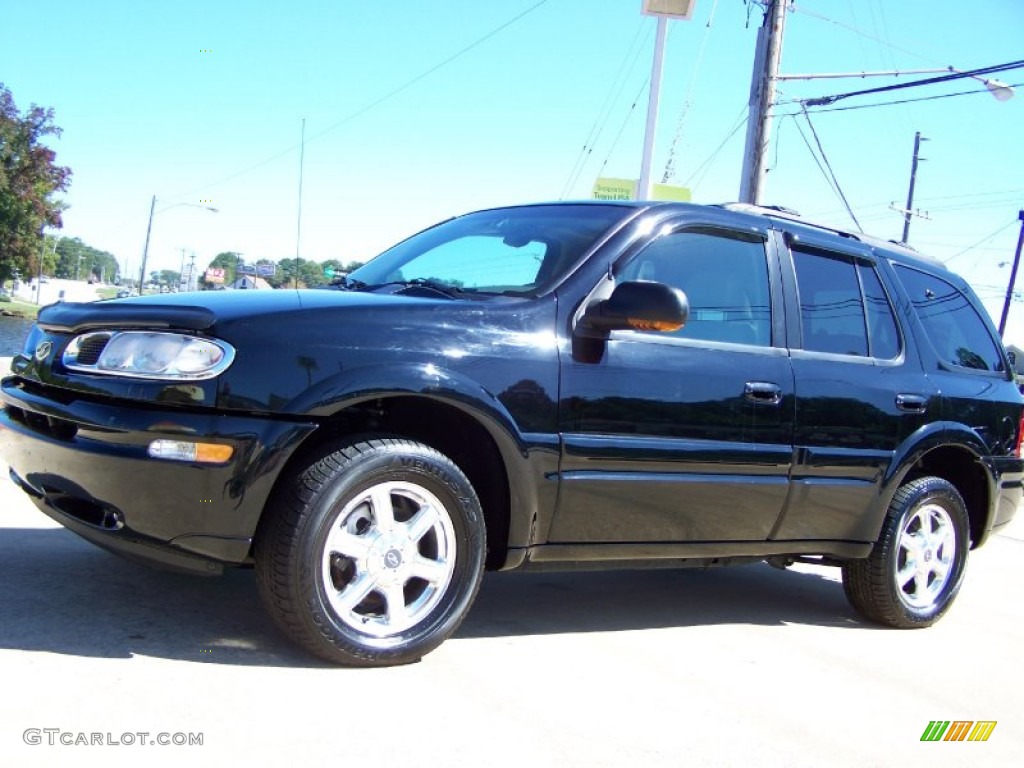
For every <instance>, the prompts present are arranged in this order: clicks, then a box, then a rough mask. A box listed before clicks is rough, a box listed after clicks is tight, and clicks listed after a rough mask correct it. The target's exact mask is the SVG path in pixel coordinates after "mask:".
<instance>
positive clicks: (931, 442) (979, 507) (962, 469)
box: [875, 422, 997, 549]
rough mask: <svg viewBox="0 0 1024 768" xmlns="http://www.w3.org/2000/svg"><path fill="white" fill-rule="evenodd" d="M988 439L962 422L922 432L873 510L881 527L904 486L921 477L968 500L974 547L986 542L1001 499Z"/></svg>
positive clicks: (905, 449) (897, 462) (893, 468)
mask: <svg viewBox="0 0 1024 768" xmlns="http://www.w3.org/2000/svg"><path fill="white" fill-rule="evenodd" d="M987 455H988V451H987V448H986V446H985V443H984V441H983V440H982V439H981V437H980V436H979V435H978V434H977V432H975V431H974V430H972V429H970V428H969V427H966V426H964V425H962V424H957V423H952V422H938V423H934V424H931V425H929V426H928V427H925V428H922V429H921V430H919V432H917V433H915V435H914V436H913V437H912V439H911V440H908V441H907V442H905V443H904V445H903V446H902V447H901V449H900V450H899V451H897V454H896V456H895V457H894V460H893V462H892V464H891V465H890V469H889V472H888V473H887V475H886V478H885V482H884V486H883V487H884V489H885V491H884V492H883V494H882V495H881V497H880V500H879V501H880V503H879V506H878V508H877V509H876V510H875V515H876V516H877V520H878V525H879V528H880V527H881V523H882V520H883V519H884V518H885V513H886V510H887V509H888V507H889V504H890V502H891V501H892V497H893V496H894V495H895V493H896V491H897V490H899V488H900V486H902V485H904V484H905V483H908V482H910V481H912V480H916V479H917V478H920V477H928V476H932V477H940V478H942V479H943V480H945V481H947V482H948V483H950V484H951V485H953V487H954V488H956V490H957V492H958V493H959V494H960V496H961V497H962V498H963V500H964V505H965V506H966V507H967V517H968V520H969V523H970V536H971V548H972V549H974V548H977V547H979V546H981V544H983V543H984V541H985V539H986V538H987V537H988V532H989V530H990V529H991V526H992V515H993V512H994V506H993V503H994V500H995V499H996V497H997V480H996V473H995V471H994V469H993V467H992V463H991V462H990V461H989V460H988V459H987V458H986V456H987Z"/></svg>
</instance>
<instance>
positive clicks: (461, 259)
mask: <svg viewBox="0 0 1024 768" xmlns="http://www.w3.org/2000/svg"><path fill="white" fill-rule="evenodd" d="M340 288H341V290H336V291H310V290H277V291H272V292H271V291H265V292H255V291H244V292H243V291H239V292H217V293H214V292H208V293H188V294H176V295H163V296H144V297H137V298H128V299H119V300H113V301H104V302H98V303H95V304H69V303H61V304H55V305H51V306H49V307H47V308H45V309H43V310H42V311H41V312H40V314H39V319H38V322H37V324H36V325H35V327H34V328H33V329H32V330H31V332H30V334H29V336H28V338H27V339H26V341H25V345H24V349H23V351H22V353H21V354H20V355H19V356H18V357H16V358H15V359H14V362H13V366H12V374H11V375H9V376H8V377H7V378H4V379H3V382H2V387H0V398H2V412H0V451H2V455H3V457H4V459H5V460H6V461H7V463H8V464H9V466H10V474H11V478H12V479H13V480H14V482H16V483H17V484H18V485H19V486H21V488H22V489H24V491H25V492H26V493H28V494H29V495H30V496H31V497H32V498H33V500H34V501H35V503H36V504H37V505H38V506H39V508H40V509H42V510H43V511H44V512H45V513H46V514H48V515H50V516H51V517H53V518H54V519H56V520H58V521H59V522H61V523H62V524H63V525H65V526H67V527H68V528H70V529H71V530H73V531H75V532H76V533H79V534H80V535H82V536H84V537H85V538H87V539H89V540H90V541H92V542H95V543H96V544H98V545H100V546H103V547H106V548H108V549H111V550H113V551H115V552H120V553H122V554H124V555H126V556H130V557H133V558H137V559H143V560H147V561H151V562H153V563H157V564H161V565H163V566H167V567H172V568H177V569H184V570H188V571H194V572H198V573H218V572H220V571H221V570H222V568H223V567H224V566H235V565H250V564H251V565H255V568H256V573H257V576H258V580H259V584H260V589H261V592H262V594H263V598H264V600H265V602H266V605H267V607H268V610H269V611H270V613H271V614H272V615H273V617H274V619H275V620H276V622H277V623H278V624H279V625H280V626H281V627H282V628H283V630H284V631H285V632H286V633H287V634H288V635H290V636H291V637H292V638H293V639H294V640H295V641H296V642H298V643H299V644H301V645H302V646H303V647H305V648H306V649H308V650H309V651H311V652H312V653H315V654H317V655H319V656H321V657H323V658H326V659H329V660H332V661H335V662H340V663H346V664H357V665H386V664H398V663H403V662H408V661H411V660H414V659H417V658H419V657H421V656H422V655H423V654H425V653H427V652H428V651H430V650H432V649H433V648H435V647H436V646H438V645H439V644H440V643H441V642H443V641H444V639H445V638H447V637H448V636H450V635H451V634H452V632H454V631H455V629H456V628H457V627H458V625H459V623H460V622H461V621H462V619H463V617H464V616H465V615H466V613H467V611H468V610H469V609H470V605H471V604H472V602H473V598H474V596H475V595H476V592H477V589H478V587H479V584H480V580H481V576H482V573H483V571H484V570H485V569H516V568H519V569H529V568H562V567H577V568H578V567H591V568H602V567H611V566H614V567H621V566H637V567H641V566H645V565H671V566H688V565H697V566H709V565H725V564H732V563H743V562H753V561H758V560H769V561H770V562H772V563H774V564H776V565H782V566H785V565H788V564H791V563H793V562H795V561H798V560H802V561H803V560H809V561H813V562H818V563H823V564H826V565H835V566H838V567H840V568H841V569H842V575H843V583H844V586H845V589H846V594H847V596H848V598H849V599H850V602H851V603H852V605H853V606H854V607H855V608H856V609H857V610H858V611H859V612H860V613H861V614H863V615H864V616H866V617H867V618H869V619H871V620H874V621H876V622H880V623H882V624H887V625H890V626H895V627H921V626H927V625H929V624H931V623H932V622H934V621H936V620H937V619H938V618H939V617H940V616H941V615H942V614H943V613H944V612H945V611H946V610H947V608H949V606H950V605H951V603H952V602H953V600H954V598H955V596H956V594H957V591H958V589H959V587H960V584H961V581H962V579H963V576H964V570H965V566H966V563H967V557H968V552H969V550H970V549H972V548H975V547H978V546H980V545H981V544H983V543H984V542H985V540H986V538H987V537H988V536H989V535H990V533H991V532H992V531H993V530H995V529H997V528H999V527H1000V526H1003V525H1005V524H1007V523H1008V522H1009V521H1010V519H1011V518H1012V517H1013V515H1014V512H1015V510H1016V507H1017V504H1018V502H1019V501H1020V498H1021V478H1022V469H1024V467H1022V461H1021V458H1020V445H1021V417H1022V411H1024V406H1022V401H1021V396H1020V394H1019V393H1018V391H1017V388H1016V387H1015V385H1014V381H1013V378H1012V376H1011V373H1010V371H1009V366H1008V363H1007V359H1006V353H1005V352H1004V350H1003V348H1002V346H1001V344H1000V343H999V340H998V337H997V335H996V334H995V332H994V329H993V328H992V324H991V322H990V321H989V320H988V318H987V317H986V315H985V313H984V310H983V309H982V308H981V307H980V305H979V303H978V301H977V299H976V298H975V296H974V295H973V293H972V292H971V291H970V289H969V288H968V286H967V285H966V283H965V282H964V281H963V280H961V279H960V278H958V277H957V276H955V275H953V274H952V273H950V272H949V271H947V270H946V269H945V268H944V267H942V265H941V264H939V263H938V262H936V261H933V260H931V259H928V258H926V257H924V256H921V255H920V254H917V253H914V252H912V251H910V250H907V249H905V248H901V247H899V246H894V245H892V244H890V243H883V242H880V241H875V240H871V239H868V238H864V237H862V236H858V235H851V234H848V233H843V232H837V231H835V230H832V229H828V228H825V227H820V226H815V225H812V224H809V223H806V222H804V221H802V220H799V219H798V218H795V217H793V216H790V215H787V214H781V213H778V212H775V211H768V210H763V209H754V208H750V207H743V206H722V207H716V206H711V207H705V206H696V205H687V204H677V203H559V204H543V205H528V206H520V207H510V208H501V209H496V210H486V211H480V212H476V213H470V214H467V215H464V216H460V217H457V218H454V219H451V220H449V221H446V222H443V223H441V224H438V225H437V226H435V227H432V228H430V229H427V230H425V231H423V232H421V233H419V234H417V235H415V236H413V237H411V238H409V239H408V240H406V241H404V242H402V243H400V244H398V245H397V246H395V247H394V248H392V249H391V250H389V251H386V252H385V253H383V254H381V255H380V256H379V257H377V258H376V259H373V260H372V261H370V262H368V263H367V264H366V265H364V266H363V267H362V268H360V269H358V270H356V271H355V272H354V273H352V274H351V275H349V276H348V277H347V278H345V280H344V284H343V285H342V286H340ZM140 489H141V490H140Z"/></svg>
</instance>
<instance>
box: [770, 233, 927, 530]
mask: <svg viewBox="0 0 1024 768" xmlns="http://www.w3.org/2000/svg"><path fill="white" fill-rule="evenodd" d="M780 241H781V242H780V251H782V252H783V254H785V251H788V252H789V253H790V254H791V259H786V258H783V259H782V262H781V263H782V268H783V273H784V275H785V278H786V284H787V285H790V284H792V285H793V288H794V289H793V290H790V291H788V292H787V293H788V295H790V296H792V297H793V301H792V302H791V303H790V306H789V307H787V311H788V313H789V318H790V322H789V324H788V328H789V333H790V336H789V343H790V346H791V348H792V361H793V372H794V375H795V378H796V430H795V438H794V442H795V449H796V450H795V454H794V460H795V465H794V467H793V479H792V481H793V488H792V495H791V498H790V501H789V504H788V506H787V510H786V514H785V516H784V518H783V519H782V520H781V521H780V523H779V526H778V527H777V529H776V530H775V531H774V532H773V533H772V538H773V539H782V540H801V541H805V540H816V539H832V540H848V541H873V540H874V539H875V537H876V536H877V533H878V532H877V530H875V521H874V520H873V518H870V517H869V516H867V515H866V514H865V512H866V511H867V510H868V509H869V508H871V506H872V504H873V502H874V500H875V498H876V495H877V492H878V489H879V487H880V484H881V481H882V478H883V476H884V474H885V471H886V469H887V468H888V467H889V465H890V463H891V462H892V461H893V457H894V454H895V452H896V450H897V449H898V448H899V446H900V445H901V444H902V443H903V442H904V441H905V440H906V438H907V437H909V436H910V435H911V434H913V433H914V432H915V431H916V430H918V429H919V428H921V427H922V426H924V425H925V424H928V423H932V422H936V421H939V419H940V412H941V402H940V399H939V395H938V390H937V388H936V386H935V384H934V382H933V381H931V380H930V379H929V378H928V377H927V376H926V375H925V374H924V371H923V370H922V368H921V362H920V359H919V358H918V356H917V355H916V353H914V352H912V351H911V350H913V349H914V348H913V347H912V346H911V345H909V344H908V343H907V338H906V334H907V329H906V327H905V322H904V323H903V324H901V322H899V321H898V319H897V314H896V312H895V311H894V305H895V302H893V301H892V296H893V295H894V292H893V291H892V290H891V289H890V288H887V287H886V280H885V273H884V270H881V269H880V266H879V264H878V262H877V258H876V256H875V254H874V253H873V252H872V250H871V249H870V248H869V247H867V246H865V245H863V244H861V243H859V242H857V241H855V240H850V241H849V242H847V243H844V244H837V242H836V239H835V238H829V239H828V240H826V239H824V238H821V239H820V240H819V239H815V238H814V237H813V236H807V235H804V234H801V235H799V236H797V235H794V234H792V233H787V234H786V236H785V237H783V238H780ZM783 249H785V250H783Z"/></svg>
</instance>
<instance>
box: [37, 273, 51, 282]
mask: <svg viewBox="0 0 1024 768" xmlns="http://www.w3.org/2000/svg"><path fill="white" fill-rule="evenodd" d="M39 282H40V283H48V282H50V278H48V277H47V276H46V275H43V276H42V277H40V278H39Z"/></svg>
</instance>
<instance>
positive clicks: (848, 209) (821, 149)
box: [804, 107, 864, 232]
mask: <svg viewBox="0 0 1024 768" xmlns="http://www.w3.org/2000/svg"><path fill="white" fill-rule="evenodd" d="M804 120H806V121H807V127H808V128H810V129H811V134H812V135H813V136H814V142H815V143H816V144H817V145H818V151H819V152H820V153H821V159H822V160H824V161H825V166H826V167H827V168H828V172H829V175H830V176H831V177H832V182H833V183H834V184H835V189H836V192H838V193H839V198H840V199H841V200H842V201H843V205H844V206H845V207H846V212H847V213H848V214H850V218H851V219H853V223H854V224H856V225H857V229H858V230H860V232H864V228H863V227H862V226H861V225H860V222H859V221H857V217H856V216H855V215H854V213H853V208H851V207H850V202H849V201H848V200H847V199H846V195H845V194H844V193H843V188H842V187H840V186H839V179H837V178H836V174H835V171H833V170H832V164H831V163H830V162H829V161H828V155H826V154H825V148H824V147H823V146H821V139H819V138H818V132H817V131H816V130H814V123H812V122H811V116H810V114H808V112H807V108H806V107H804Z"/></svg>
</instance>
